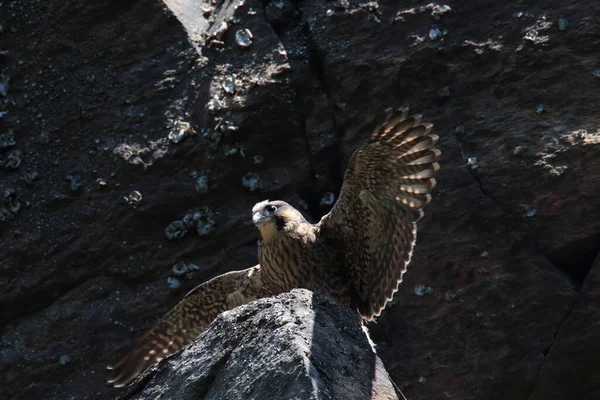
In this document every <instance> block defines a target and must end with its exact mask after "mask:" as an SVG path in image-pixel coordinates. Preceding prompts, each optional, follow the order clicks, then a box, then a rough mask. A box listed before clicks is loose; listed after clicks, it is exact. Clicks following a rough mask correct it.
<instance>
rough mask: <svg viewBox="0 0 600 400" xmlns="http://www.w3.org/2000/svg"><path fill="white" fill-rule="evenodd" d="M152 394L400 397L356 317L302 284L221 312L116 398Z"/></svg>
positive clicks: (362, 399) (171, 396)
mask: <svg viewBox="0 0 600 400" xmlns="http://www.w3.org/2000/svg"><path fill="white" fill-rule="evenodd" d="M149 398H166V399H180V400H186V399H207V400H210V399H215V400H216V399H232V400H233V399H264V400H268V399H273V400H276V399H277V400H279V399H281V400H284V399H290V400H291V399H346V400H354V399H356V400H365V399H380V400H387V399H390V400H391V399H397V397H396V395H395V393H394V387H393V385H392V383H391V382H390V380H389V376H388V374H387V372H386V371H385V368H384V367H383V364H382V363H381V360H380V359H379V358H378V357H377V356H376V355H375V353H373V351H372V350H371V347H370V345H369V343H368V341H367V338H366V336H365V334H364V333H363V331H362V329H361V328H360V326H359V325H358V323H357V320H356V315H355V314H352V313H351V312H350V311H349V310H348V309H347V308H345V307H344V306H341V305H340V304H338V303H337V302H335V301H333V300H330V299H329V298H327V297H324V296H319V295H316V294H313V293H311V292H309V291H307V290H298V289H295V290H292V291H291V292H290V293H284V294H282V295H279V296H277V297H273V298H268V299H262V300H258V301H255V302H253V303H250V304H248V305H245V306H242V307H238V308H237V309H234V310H232V311H229V312H225V313H223V314H221V315H220V316H219V317H218V318H217V319H216V320H215V322H214V323H213V324H212V325H211V326H210V327H209V328H208V329H207V330H206V331H205V332H204V333H203V334H202V335H200V336H199V338H198V339H197V340H196V341H195V342H194V343H192V344H190V345H189V346H188V347H186V348H184V349H182V350H181V351H179V352H178V353H176V354H174V355H173V356H172V357H169V358H168V359H166V360H163V361H162V362H161V363H159V364H158V365H156V366H154V367H152V368H150V369H149V370H148V371H147V372H146V373H145V374H143V375H142V376H141V377H140V378H138V380H136V381H135V382H134V383H133V384H132V385H131V386H130V387H128V388H127V390H126V391H125V392H124V393H123V394H122V395H121V396H120V397H119V399H121V400H125V399H131V400H136V399H137V400H142V399H149Z"/></svg>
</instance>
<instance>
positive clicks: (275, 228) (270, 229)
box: [252, 200, 312, 240]
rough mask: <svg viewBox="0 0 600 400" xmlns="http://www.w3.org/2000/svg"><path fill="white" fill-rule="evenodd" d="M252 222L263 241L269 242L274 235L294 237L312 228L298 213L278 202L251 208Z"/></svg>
mask: <svg viewBox="0 0 600 400" xmlns="http://www.w3.org/2000/svg"><path fill="white" fill-rule="evenodd" d="M252 222H254V225H256V227H257V228H258V231H259V232H260V236H261V239H263V240H265V239H266V240H269V239H270V238H272V237H274V235H286V236H295V235H296V234H299V233H301V232H302V231H304V230H305V229H307V228H308V227H312V225H311V224H310V223H309V222H308V221H306V219H305V218H304V216H303V215H302V214H301V213H300V211H298V210H296V209H295V208H294V207H292V206H290V205H289V204H288V203H286V202H285V201H280V200H277V201H269V200H265V201H261V202H260V203H256V204H255V205H254V207H252Z"/></svg>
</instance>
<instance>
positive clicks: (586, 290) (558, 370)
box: [530, 256, 600, 400]
mask: <svg viewBox="0 0 600 400" xmlns="http://www.w3.org/2000/svg"><path fill="white" fill-rule="evenodd" d="M599 321H600V256H599V257H596V261H595V262H594V264H593V266H592V270H591V272H590V274H589V275H588V277H587V279H586V281H585V284H584V285H583V288H582V290H581V292H580V293H579V295H578V296H577V298H576V299H575V300H574V301H573V302H572V304H571V309H570V313H569V314H568V316H567V318H566V319H565V321H564V322H563V323H562V325H561V326H560V330H559V331H558V332H557V334H556V338H555V339H554V344H553V346H552V347H551V348H550V349H549V351H548V352H546V353H545V354H544V358H545V360H544V364H543V366H542V368H541V371H540V373H539V377H538V379H537V384H536V386H535V390H534V391H533V393H532V395H531V397H530V399H531V400H542V399H554V398H561V397H562V398H564V399H582V400H588V399H589V400H592V399H598V398H600V379H599V373H598V367H597V363H598V359H597V357H596V355H597V354H600V340H598V338H599V337H600V324H599Z"/></svg>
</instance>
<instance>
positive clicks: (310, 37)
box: [0, 0, 600, 400]
mask: <svg viewBox="0 0 600 400" xmlns="http://www.w3.org/2000/svg"><path fill="white" fill-rule="evenodd" d="M175 3H177V2H175ZM182 3H185V2H179V3H178V4H182ZM447 4H448V5H449V6H450V7H451V8H452V11H450V12H449V13H447V14H444V15H443V16H442V17H441V19H439V20H436V19H434V18H433V16H432V12H433V10H432V7H433V6H432V5H431V6H430V5H428V4H426V3H425V2H419V1H409V2H403V3H402V4H400V3H399V2H397V1H392V0H386V1H379V2H375V1H373V2H364V1H354V0H352V1H350V0H339V1H324V0H323V1H317V0H313V1H311V0H305V1H302V2H292V1H288V0H282V1H281V0H277V1H271V2H268V1H265V2H261V1H258V0H247V1H246V2H245V4H244V5H243V6H241V7H238V8H237V9H236V5H237V2H230V1H226V2H219V3H218V4H217V6H216V8H215V10H214V11H213V12H212V13H209V14H208V15H205V18H206V22H208V26H209V32H213V33H214V32H216V31H217V30H218V29H217V28H218V26H220V24H221V22H222V21H223V20H225V19H227V20H229V21H230V22H231V18H232V17H235V18H239V23H237V24H231V26H230V27H229V29H228V30H227V32H225V33H224V34H223V35H222V36H221V41H222V42H223V44H213V45H211V46H208V45H206V44H205V45H203V44H202V40H200V38H194V40H196V41H194V42H190V41H189V40H188V33H189V34H190V35H192V36H193V34H194V32H191V33H190V32H189V31H187V30H186V29H184V28H183V27H182V24H181V23H180V22H179V21H178V20H177V18H175V17H174V16H173V15H172V13H170V12H169V11H168V10H167V9H166V8H165V6H164V4H162V3H161V2H159V1H158V0H137V1H125V2H115V1H109V0H99V1H94V2H87V1H86V2H84V1H78V0H64V1H61V2H57V1H49V2H40V1H34V0H24V1H18V2H4V3H3V4H2V6H0V23H1V25H2V27H3V29H2V33H0V50H7V51H8V54H4V53H3V55H1V56H0V64H1V65H2V72H1V74H2V75H4V76H3V77H0V87H1V89H2V90H0V111H2V112H4V111H7V112H8V113H7V114H4V113H2V114H0V115H2V117H1V119H0V123H1V127H0V129H1V131H0V135H5V134H8V132H9V129H12V130H13V132H14V136H15V141H16V144H15V145H12V146H7V147H5V145H4V144H3V145H1V146H0V165H2V167H0V193H1V194H2V197H1V198H0V220H5V219H6V221H3V222H0V235H1V237H0V241H1V243H2V245H1V246H0V327H1V328H0V384H1V386H2V387H3V388H6V389H4V390H3V392H2V393H1V394H0V397H3V396H6V398H13V399H30V398H56V399H59V398H60V399H63V398H75V399H84V398H90V399H91V398H94V399H104V398H113V397H114V396H115V395H116V391H115V390H114V389H111V388H109V387H107V386H105V385H104V383H103V381H104V379H105V373H104V366H105V365H106V364H107V363H109V362H111V361H113V360H114V359H115V358H116V357H117V356H118V355H119V354H120V353H121V352H122V351H124V350H125V349H126V348H127V347H128V346H129V345H131V343H132V342H133V341H134V340H135V339H136V338H137V337H138V336H139V335H140V334H142V333H143V331H145V330H146V329H147V328H148V327H150V325H152V323H154V322H155V321H156V320H157V319H158V318H159V317H160V316H161V315H162V314H163V313H164V312H165V311H166V310H167V309H168V308H169V307H171V306H172V305H174V304H175V303H176V302H177V301H178V300H179V299H180V298H181V297H182V296H183V295H184V294H185V292H186V291H187V290H189V289H191V288H192V287H193V286H195V285H196V284H198V283H200V282H202V281H204V280H206V279H208V278H210V277H212V276H215V275H217V274H219V273H222V272H225V271H228V270H231V269H241V268H245V267H247V266H250V265H254V263H255V262H256V253H255V251H256V247H255V239H256V232H255V230H254V228H253V227H252V225H251V221H250V217H249V210H250V208H251V206H252V205H253V204H254V203H255V202H256V201H259V200H262V199H265V198H270V199H275V198H281V199H284V200H287V201H289V202H290V203H292V204H293V205H294V206H298V207H299V208H300V209H303V208H302V207H303V206H304V207H305V211H306V213H307V215H308V217H310V218H312V219H316V218H318V217H319V216H320V215H321V214H322V213H324V212H327V211H328V210H327V208H326V207H322V206H320V205H319V198H320V197H321V195H322V194H323V193H324V192H329V191H333V192H334V193H335V192H337V190H339V186H340V184H341V176H342V172H343V168H344V166H345V163H346V161H347V159H348V157H349V155H350V154H351V152H352V151H353V150H354V149H355V148H356V146H358V145H359V143H360V141H361V140H362V139H364V136H362V135H361V134H360V132H361V131H360V127H361V126H363V125H365V124H366V122H367V121H366V120H365V119H368V118H370V117H371V116H372V115H375V114H377V113H379V112H381V110H382V109H384V108H385V107H388V106H398V105H410V106H411V108H412V110H414V111H416V112H420V113H423V114H424V115H425V116H426V118H427V119H428V120H430V121H431V122H433V123H434V124H435V131H436V133H438V134H439V135H440V136H441V141H440V147H441V150H442V152H443V159H442V160H441V163H442V170H441V171H440V175H439V179H438V190H437V193H436V194H435V196H434V201H433V203H432V205H431V206H430V207H429V208H428V209H427V215H426V217H425V219H424V220H423V221H422V224H421V226H420V231H419V240H418V245H417V249H416V252H415V254H414V258H413V262H412V264H411V267H410V268H409V272H408V273H407V274H406V275H405V281H404V283H403V285H402V288H401V290H400V291H399V292H398V293H397V294H396V300H395V304H394V306H393V307H391V308H389V309H387V310H386V311H385V313H384V315H383V316H382V317H381V318H379V320H378V323H377V324H372V325H371V327H370V330H371V333H372V337H373V338H374V339H375V340H376V341H377V342H378V354H379V355H380V357H381V358H382V360H383V362H384V364H385V365H386V367H387V369H388V371H389V372H390V374H391V376H392V378H393V379H394V381H395V382H396V383H397V384H398V385H399V387H400V388H401V389H402V390H403V392H404V394H405V395H407V397H408V398H409V399H411V400H413V399H414V400H417V399H432V398H454V399H496V398H503V399H505V398H510V399H515V400H522V399H523V400H524V399H530V398H536V399H537V398H545V399H554V398H560V399H562V398H565V396H566V395H568V394H572V393H577V395H578V397H577V398H579V399H593V398H597V396H598V391H599V384H598V382H599V380H598V379H596V377H597V376H598V374H599V373H600V369H599V367H598V364H597V363H596V362H595V360H592V359H590V358H589V357H586V355H588V354H593V351H594V349H596V348H597V343H595V337H596V336H597V335H594V329H595V327H596V326H597V325H598V315H597V312H595V311H594V310H596V309H597V305H598V296H600V294H599V293H598V291H597V290H595V287H596V286H597V285H596V283H595V282H596V281H597V277H598V269H599V268H600V265H599V263H598V262H596V263H595V264H594V265H592V263H593V260H594V258H595V257H596V256H597V253H598V251H599V250H600V246H599V245H598V243H599V239H600V219H598V218H597V217H596V216H597V210H598V209H600V204H599V202H598V199H599V198H600V182H599V181H600V172H599V171H600V157H599V156H600V144H599V141H600V139H599V136H600V134H599V133H598V132H599V128H600V127H599V123H600V122H599V121H598V115H597V104H599V103H600V90H598V87H599V85H600V79H599V78H598V76H600V65H598V48H600V22H599V21H598V19H597V18H595V17H594V16H596V15H598V13H599V12H600V5H599V3H598V2H597V1H595V0H588V1H585V0H584V1H578V2H572V3H565V2H560V1H558V0H551V1H545V2H536V3H532V2H523V1H508V2H491V1H486V0H474V1H470V2H458V1H451V2H448V3H447ZM181 7H182V8H180V9H179V11H177V12H176V13H179V14H178V15H179V16H180V17H181V15H182V14H181V13H185V7H184V6H181ZM250 9H253V10H254V11H256V12H255V13H254V15H248V14H249V10H250ZM211 17H213V18H214V20H215V21H214V23H213V22H209V19H210V18H211ZM559 18H564V19H567V20H568V22H569V26H568V29H567V30H566V31H563V30H560V29H558V21H559ZM184 22H185V21H184ZM198 26H204V25H203V23H202V24H201V23H199V24H198ZM434 26H435V27H437V28H438V29H439V31H440V32H443V31H444V30H447V34H446V35H445V36H442V37H439V38H438V39H437V40H430V38H429V33H430V30H431V29H432V28H434ZM241 28H248V29H250V30H251V31H252V33H253V35H254V42H253V44H252V45H251V47H250V48H247V49H241V48H239V47H238V46H237V45H236V44H235V38H234V36H235V32H236V31H237V30H238V29H241ZM434 32H435V31H434ZM198 52H201V54H202V56H200V55H199V53H198ZM234 74H235V76H233V75H234ZM7 77H9V78H10V80H9V82H8V84H9V86H8V90H7V92H6V97H3V96H2V95H1V93H2V92H3V90H4V89H6V88H7V86H6V85H4V84H3V83H2V82H6V79H7ZM227 77H233V78H235V79H237V81H238V83H237V87H238V88H237V91H236V93H235V94H233V95H232V94H227V93H225V92H224V89H223V82H224V80H225V79H226V78H227ZM214 96H217V97H219V98H220V99H221V102H222V103H223V105H224V109H223V110H220V111H217V112H216V113H215V114H213V113H211V112H210V111H209V110H208V107H207V103H208V102H209V100H210V99H212V98H214ZM538 111H539V112H538ZM217 118H220V119H221V123H220V124H219V121H218V120H217ZM169 120H170V121H171V122H176V121H178V120H182V121H184V122H189V123H190V124H191V126H192V129H191V131H193V132H196V133H198V134H197V135H196V136H190V137H188V138H185V139H184V140H183V141H181V142H180V143H178V144H172V143H169V142H168V140H167V136H168V134H169V133H170V132H171V128H169V123H170V122H169ZM226 122H229V125H236V126H237V127H238V129H237V131H226V132H225V133H223V134H222V135H220V140H216V139H217V136H219V135H215V134H214V130H215V127H218V126H219V127H224V126H225V125H227V124H225V123H226ZM218 129H221V128H217V130H218ZM4 137H5V136H2V138H1V139H2V140H4ZM2 140H0V143H3V142H2ZM7 142H10V141H9V140H8V141H7ZM15 151H19V152H20V154H21V155H20V157H21V164H20V165H19V166H18V168H11V167H10V165H11V164H12V165H13V166H14V164H15V163H14V159H15V157H16V158H18V156H17V153H15ZM257 155H260V156H262V158H263V160H264V161H263V162H262V163H255V162H254V158H255V157H254V156H257ZM473 157H476V160H477V165H478V168H476V169H473V168H472V167H473V166H474V165H472V166H470V165H469V163H468V159H469V158H473ZM11 160H12V161H11ZM7 161H8V164H9V166H5V165H6V163H7ZM472 161H473V160H472ZM32 172H37V173H38V174H39V176H38V177H37V178H36V179H32V175H31V174H30V173H32ZM248 172H254V173H258V174H259V176H260V177H261V181H262V189H260V190H257V191H254V192H250V191H249V190H248V189H246V188H244V187H243V186H242V177H243V176H244V175H245V174H246V173H248ZM201 175H204V176H207V177H208V186H209V190H208V192H207V193H204V194H203V193H198V192H196V190H195V186H196V176H201ZM68 177H70V178H68ZM99 178H100V179H101V180H102V179H103V180H104V181H105V182H106V184H105V185H103V184H100V183H99V182H98V181H97V180H98V179H99ZM6 189H13V190H14V193H11V192H5V191H6ZM73 189H74V190H73ZM132 190H138V191H139V192H140V193H141V194H142V196H143V199H142V201H141V203H140V204H139V206H137V208H133V207H131V206H129V205H127V203H126V202H125V201H124V200H123V197H125V196H127V195H128V194H129V193H130V192H131V191H132ZM5 193H6V195H7V197H6V198H5ZM17 202H20V204H21V208H20V209H19V210H18V211H8V210H9V209H11V208H12V209H13V210H16V209H17V208H18V207H15V205H16V203H17ZM203 206H208V207H210V209H211V210H213V211H214V212H216V213H219V214H218V215H217V217H216V222H217V225H216V226H215V230H214V231H213V232H212V233H211V234H210V235H207V236H202V237H200V236H198V235H197V233H196V232H194V231H193V230H191V231H189V232H188V233H187V234H186V235H185V236H184V237H183V238H182V239H180V240H177V241H169V240H167V238H166V237H165V234H164V229H165V227H166V226H167V225H168V224H169V223H171V222H172V221H175V220H180V219H181V218H182V217H183V216H184V215H185V214H186V213H187V212H189V211H190V210H192V209H195V208H199V207H203ZM176 262H185V263H194V264H196V265H197V266H198V267H199V269H198V270H192V271H191V272H188V273H187V274H185V275H183V276H179V277H178V279H179V280H180V282H181V285H180V287H179V288H176V289H170V288H169V286H168V284H167V277H169V276H172V275H173V272H172V270H171V268H172V266H173V264H175V263H176ZM420 285H421V286H422V287H421V286H420ZM428 288H431V290H428ZM415 293H418V294H423V295H422V296H419V295H416V294H415ZM587 350H589V351H587ZM575 368H577V369H575ZM565 370H569V371H570V372H568V373H566V372H565ZM574 371H577V372H574ZM57 382H60V384H57ZM574 387H576V389H575V390H573V391H569V388H571V389H573V388H574Z"/></svg>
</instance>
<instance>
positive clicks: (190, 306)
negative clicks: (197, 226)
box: [108, 265, 263, 387]
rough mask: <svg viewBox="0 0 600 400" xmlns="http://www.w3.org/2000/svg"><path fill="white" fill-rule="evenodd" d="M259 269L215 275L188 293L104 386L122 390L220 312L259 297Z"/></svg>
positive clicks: (118, 365)
mask: <svg viewBox="0 0 600 400" xmlns="http://www.w3.org/2000/svg"><path fill="white" fill-rule="evenodd" d="M261 286H262V285H261V281H260V266H259V265H256V266H254V267H252V268H248V269H245V270H241V271H233V272H229V273H226V274H223V275H220V276H217V277H215V278H213V279H211V280H209V281H208V282H205V283H203V284H202V285H200V286H197V287H196V288H195V289H193V290H192V291H190V292H189V293H188V294H187V295H186V296H185V297H184V298H183V300H181V301H180V302H179V303H178V304H177V305H176V306H175V307H174V308H173V309H172V310H171V311H169V312H168V313H167V314H166V315H165V316H164V317H163V318H162V319H161V320H160V321H159V322H158V323H156V325H154V326H153V327H152V328H151V329H150V330H149V331H148V332H147V333H146V334H145V335H144V336H142V338H141V339H139V341H138V342H137V343H136V344H135V345H134V346H133V348H132V349H130V351H129V352H128V353H127V354H125V356H123V357H122V358H121V359H120V360H119V361H118V362H117V363H116V364H114V365H112V366H109V367H108V369H110V370H111V374H110V377H109V379H108V383H111V384H112V385H113V386H115V387H122V386H125V385H126V384H128V383H129V382H131V381H132V380H133V379H135V378H136V377H137V376H138V375H139V374H140V373H142V372H143V371H144V370H146V368H148V367H149V366H150V365H152V364H154V363H155V362H158V361H161V360H162V359H163V358H164V357H166V356H168V355H169V354H172V353H174V352H175V351H177V350H179V349H180V348H182V347H183V346H185V345H186V344H188V343H190V342H192V341H193V340H194V339H195V338H196V337H197V336H198V335H199V334H200V333H202V332H203V331H204V330H205V329H206V328H207V327H208V325H210V323H211V322H212V321H213V320H214V319H215V318H216V317H217V316H218V315H219V314H220V313H222V312H223V311H226V310H229V309H232V308H234V307H237V306H239V305H242V304H245V303H248V302H250V301H252V300H255V299H257V298H260V297H262V296H263V293H262V289H261Z"/></svg>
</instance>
